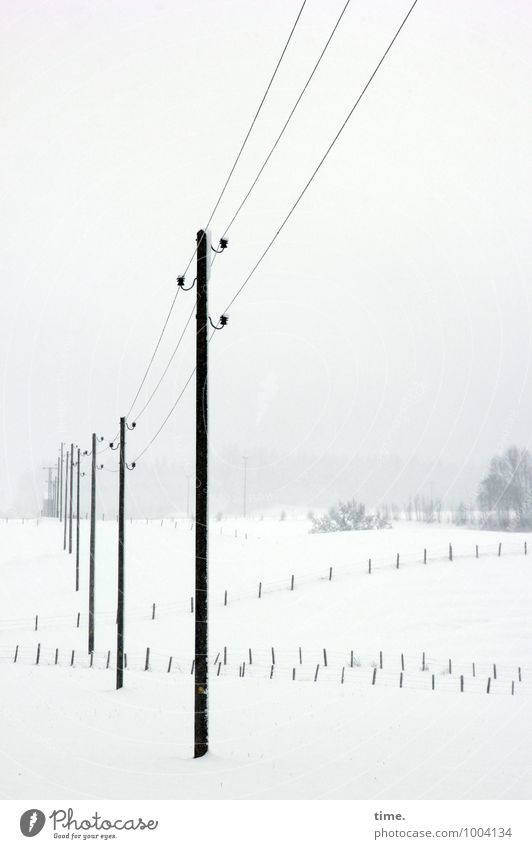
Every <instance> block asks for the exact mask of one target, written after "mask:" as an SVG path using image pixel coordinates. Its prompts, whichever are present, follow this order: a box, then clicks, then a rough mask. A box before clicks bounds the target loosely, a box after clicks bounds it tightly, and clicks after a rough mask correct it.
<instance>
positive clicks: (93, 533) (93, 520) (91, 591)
mask: <svg viewBox="0 0 532 849" xmlns="http://www.w3.org/2000/svg"><path fill="white" fill-rule="evenodd" d="M91 458H92V463H91V532H90V554H89V654H91V652H93V651H94V579H95V559H94V558H95V553H96V434H95V433H93V434H92V451H91Z"/></svg>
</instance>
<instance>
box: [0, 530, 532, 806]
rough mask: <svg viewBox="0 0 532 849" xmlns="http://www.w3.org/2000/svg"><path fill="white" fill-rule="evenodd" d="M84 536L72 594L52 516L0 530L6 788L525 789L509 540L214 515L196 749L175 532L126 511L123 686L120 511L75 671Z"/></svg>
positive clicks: (349, 792)
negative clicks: (198, 752) (342, 530)
mask: <svg viewBox="0 0 532 849" xmlns="http://www.w3.org/2000/svg"><path fill="white" fill-rule="evenodd" d="M87 531H88V529H87V524H86V522H82V528H81V537H82V548H81V558H80V568H81V589H80V592H78V593H76V592H75V591H74V569H75V566H74V560H75V558H74V555H71V556H69V555H68V554H65V553H64V552H63V550H62V543H63V534H62V527H61V526H60V525H59V523H57V522H55V521H52V520H45V521H41V522H39V524H36V523H34V522H25V524H24V525H22V524H21V523H17V522H12V521H10V522H9V523H8V524H1V525H0V573H1V577H2V588H3V592H2V594H1V597H0V631H1V634H0V675H1V676H2V685H3V686H2V694H3V695H2V699H1V701H0V711H1V714H2V719H3V727H4V729H6V728H7V729H9V733H8V734H4V735H3V740H2V743H1V744H0V788H1V789H0V794H1V795H2V797H4V798H31V797H39V798H50V799H54V798H58V797H67V798H84V797H87V798H157V799H159V798H160V799H164V798H354V799H357V798H359V799H363V798H372V799H373V798H394V799H399V798H414V799H423V798H434V799H438V798H456V799H460V798H466V799H467V798H472V799H473V798H479V799H486V798H515V799H519V798H529V796H530V793H531V790H532V768H531V767H530V764H531V763H532V758H531V755H532V746H531V742H532V741H531V737H532V733H531V728H530V721H529V716H530V709H531V707H532V641H531V637H532V622H531V617H530V609H531V600H532V589H531V586H532V582H531V580H530V570H531V569H532V552H531V554H530V555H529V556H525V554H524V542H525V540H526V539H527V538H526V536H524V535H520V534H494V533H492V532H480V531H473V530H461V529H457V528H453V527H451V526H448V525H442V526H436V527H427V526H424V525H420V524H416V523H413V522H412V523H410V522H409V523H403V524H400V525H397V526H396V527H394V529H392V530H386V531H368V532H355V533H346V534H333V535H329V534H328V535H318V536H316V535H310V534H308V523H307V522H306V521H303V520H291V521H290V520H288V521H286V522H283V523H281V522H278V521H272V520H265V521H263V522H259V521H253V520H250V521H248V522H243V521H236V522H231V521H230V520H225V521H224V522H222V523H220V524H214V523H213V526H212V537H211V546H210V550H211V571H210V579H211V615H212V626H211V637H210V654H211V658H210V668H211V684H210V705H211V753H210V754H209V756H208V757H207V758H204V759H202V760H200V761H192V760H191V759H190V757H191V742H192V696H193V693H192V677H191V675H190V671H191V663H192V658H193V617H192V614H191V612H190V597H191V596H192V595H193V532H192V531H191V529H190V524H189V523H187V522H186V521H185V520H184V519H183V518H181V519H178V520H177V522H174V521H173V520H169V519H167V520H165V521H164V523H163V524H162V525H161V522H160V521H152V522H151V523H149V524H146V522H140V521H139V522H133V523H128V525H127V528H126V534H127V554H126V599H127V603H126V651H127V655H128V671H127V674H126V678H125V687H124V689H123V690H122V691H121V692H119V693H116V692H115V690H114V673H113V670H112V666H113V663H114V648H115V629H114V615H115V614H114V607H115V603H116V587H115V584H116V552H117V538H116V524H115V523H113V522H105V523H103V522H100V523H98V530H97V618H96V653H95V655H94V659H93V668H92V669H91V668H88V667H89V659H88V657H87V633H86V630H87V563H88V554H87V537H88V533H87ZM450 542H452V545H453V560H452V562H451V561H450V560H449V554H448V551H449V543H450ZM499 543H501V544H502V550H501V555H500V556H499V555H498V546H499ZM476 545H478V546H479V557H478V559H477V558H476V556H475V546H476ZM424 548H426V549H427V564H426V565H425V564H424V563H423V550H424ZM397 553H399V554H400V561H399V569H397V568H396V555H397ZM370 557H371V560H372V570H371V574H369V569H368V558H370ZM331 567H332V579H330V578H331V573H330V569H331ZM292 575H293V576H294V590H293V591H292V590H291V589H290V587H291V584H292ZM259 583H260V584H261V598H259V597H258V595H259ZM225 591H227V605H225V603H224V600H225ZM154 603H155V619H152V612H153V608H152V605H153V604H154ZM78 612H79V613H80V614H81V616H80V627H79V628H78V627H76V626H77V614H78ZM36 615H38V617H39V620H38V630H37V631H35V616H36ZM39 643H40V645H41V648H40V653H39V663H38V665H37V664H36V660H37V646H38V644H39ZM17 646H18V651H17V649H16V647H17ZM147 647H149V648H150V663H149V666H150V668H149V671H147V672H145V671H144V666H145V658H146V648H147ZM56 649H57V665H56V664H55V659H56ZM224 649H226V659H227V662H226V663H225V664H224V663H223V659H224ZM250 649H251V659H252V663H251V665H250V662H249V661H250V654H249V652H250ZM272 649H273V655H272ZM300 649H301V654H300ZM324 649H325V650H326V655H327V665H326V666H325V657H324ZM72 651H74V663H73V665H71V664H72ZM108 651H111V659H110V666H111V668H110V669H106V668H105V667H106V664H107V652H108ZM15 652H17V662H16V663H14V662H13V661H14V657H15ZM351 652H352V653H353V665H352V666H351ZM381 652H382V667H381ZM423 656H424V660H423ZM170 657H172V665H171V671H170V673H168V672H167V669H168V664H169V658H170ZM273 660H275V663H274V668H273V673H272V661H273ZM244 661H245V663H246V666H245V674H244V677H240V671H241V669H242V665H243V663H244ZM301 661H302V662H301ZM449 661H450V669H451V671H450V672H449ZM220 663H221V666H219V665H218V664H220ZM318 664H319V670H318V675H317V680H316V681H315V680H314V678H315V676H316V667H317V665H318ZM473 664H474V667H473ZM494 664H495V669H494V666H493V665H494ZM218 672H219V675H218V674H217V673H218ZM401 672H403V675H402V687H400V683H401ZM462 676H463V677H462ZM342 677H343V683H342ZM488 678H489V679H490V692H489V694H488V693H487V692H486V690H487V684H488ZM374 679H375V683H374V684H373V683H372V682H373V680H374ZM512 682H513V683H512ZM461 686H463V692H462V691H461ZM433 688H434V689H433ZM512 688H513V693H514V694H513V695H512Z"/></svg>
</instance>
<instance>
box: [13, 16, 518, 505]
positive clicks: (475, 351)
mask: <svg viewBox="0 0 532 849" xmlns="http://www.w3.org/2000/svg"><path fill="white" fill-rule="evenodd" d="M300 5H301V4H300V2H299V0H295V2H292V0H290V2H286V0H283V2H281V0H269V2H249V0H248V2H244V0H228V2H224V3H223V4H222V3H219V2H214V0H196V2H194V3H192V2H178V1H177V0H176V2H157V3H156V2H145V1H144V2H137V0H127V2H125V0H121V2H113V3H109V2H107V0H106V2H99V1H98V0H90V1H89V0H87V2H82V0H68V2H67V1H66V0H56V2H54V3H51V4H50V3H47V4H43V3H41V2H24V0H16V1H15V0H11V2H9V0H8V1H7V2H6V0H4V2H3V3H2V4H1V9H0V15H1V33H2V35H1V36H0V38H1V40H2V50H1V54H0V77H1V79H2V89H3V91H2V132H1V134H0V146H1V147H0V151H1V159H2V164H3V169H2V171H3V176H2V204H1V210H0V215H1V227H2V235H3V238H2V247H1V255H0V256H1V260H0V262H1V281H2V326H3V333H2V334H1V336H0V351H1V367H2V434H3V439H2V451H1V460H0V509H1V510H2V511H8V510H11V511H15V512H17V511H18V512H19V513H20V512H24V511H30V510H31V509H32V503H33V502H34V501H35V500H37V501H38V500H39V499H40V497H41V495H42V492H43V491H44V481H45V472H44V471H43V470H42V466H45V465H49V464H54V463H55V462H56V461H57V452H58V446H59V445H60V443H61V442H65V443H68V444H70V443H71V442H73V443H75V444H79V445H80V446H81V448H82V449H85V448H89V447H90V435H91V433H92V431H96V432H97V433H98V434H99V435H102V436H104V437H105V440H106V442H108V441H109V440H110V439H112V438H113V437H114V436H115V435H116V432H117V429H118V419H119V416H121V415H126V414H127V413H128V411H129V409H130V406H131V402H132V401H133V398H134V396H135V393H136V391H137V389H138V386H139V383H140V381H141V379H142V376H143V374H144V372H145V370H146V367H147V365H148V362H149V360H150V357H151V354H152V352H153V349H154V346H155V343H156V341H157V338H158V335H159V333H160V330H161V328H162V325H163V322H164V319H165V317H166V315H167V312H168V309H169V307H170V304H171V301H172V299H173V297H174V294H175V290H176V277H177V275H178V274H180V273H182V272H183V271H184V269H185V267H186V264H187V262H188V260H189V259H190V258H191V256H192V254H193V251H194V248H195V238H196V232H197V230H198V229H200V228H201V227H202V226H204V225H205V224H206V222H207V220H208V217H209V215H210V212H211V209H212V207H213V205H214V203H215V200H216V198H217V197H218V195H219V193H220V190H221V188H222V186H223V184H224V182H225V178H226V176H227V174H228V172H229V169H230V167H231V164H232V162H233V161H234V158H235V156H236V154H237V152H238V149H239V147H240V144H241V142H242V140H243V137H244V135H245V133H246V131H247V129H248V127H249V124H250V122H251V119H252V117H253V115H254V113H255V111H256V109H257V106H258V104H259V101H260V98H261V97H262V94H263V93H264V89H265V87H266V84H267V81H268V80H269V78H270V76H271V73H272V71H273V68H274V66H275V64H276V62H277V60H278V58H279V55H280V52H281V49H282V47H283V45H284V43H285V40H286V38H287V35H288V33H289V31H290V28H291V26H292V24H293V21H294V19H295V17H296V14H297V11H298V9H299V8H300ZM343 5H344V0H340V2H337V0H334V2H332V0H331V2H329V1H328V2H323V0H308V3H307V4H306V7H305V9H304V11H303V13H302V15H301V19H300V22H299V24H298V27H297V29H296V31H295V34H294V37H293V40H292V42H291V43H290V45H289V48H288V50H287V52H286V55H285V57H284V60H283V63H282V65H281V67H280V70H279V74H278V76H277V78H276V79H275V81H274V84H273V86H272V88H271V91H270V94H269V96H268V99H267V100H266V103H265V106H264V109H263V111H262V112H261V114H260V116H259V119H258V121H257V124H256V126H255V128H254V130H253V133H252V135H251V136H250V139H249V143H248V145H247V146H246V148H245V152H244V155H243V157H242V159H241V161H240V162H239V165H238V167H237V169H236V170H235V173H234V176H233V178H232V179H231V181H230V183H229V186H228V189H227V191H226V193H225V195H224V197H223V199H222V202H221V204H220V206H219V208H218V210H217V212H216V214H215V216H214V218H213V221H212V224H211V229H212V234H213V240H214V242H215V243H216V242H217V241H218V239H219V237H220V236H221V235H222V233H223V232H224V230H225V228H226V226H227V224H228V222H229V221H230V219H231V218H232V215H233V212H234V211H235V209H236V207H237V206H238V205H239V203H240V201H241V199H242V197H243V195H244V194H245V192H246V191H247V189H248V187H249V185H250V183H251V181H252V180H253V178H254V176H255V174H256V172H257V170H258V168H259V167H260V164H261V163H262V161H263V159H264V157H265V155H266V153H267V152H268V150H269V148H270V146H271V144H272V143H273V141H274V140H275V138H276V137H277V134H278V132H279V130H280V128H281V126H282V124H283V123H284V121H285V119H286V117H287V115H288V112H289V111H290V109H291V107H292V105H293V103H294V101H295V99H296V97H297V96H298V94H299V92H300V90H301V88H302V86H303V84H304V82H305V80H306V79H307V76H308V74H309V73H310V70H311V69H312V66H313V64H314V62H315V61H316V59H317V57H318V55H319V53H320V51H321V49H322V47H323V44H324V42H325V40H326V38H327V37H328V35H329V33H330V30H331V29H332V27H333V25H334V22H335V21H336V19H337V17H338V14H339V13H340V10H341V9H342V7H343ZM408 5H409V4H408V3H404V2H399V0H382V2H379V3H375V2H374V0H372V2H370V0H363V2H352V3H351V4H350V5H349V7H348V9H347V11H346V13H345V15H344V18H343V19H342V22H341V24H340V26H339V28H338V31H337V32H336V34H335V36H334V38H333V40H332V42H331V45H330V47H329V49H328V51H327V54H326V55H325V57H324V59H323V63H322V64H321V65H320V68H319V70H318V72H317V74H316V76H315V78H314V79H313V81H312V82H311V84H310V86H309V88H308V90H307V92H306V94H305V96H304V98H303V100H302V102H301V104H300V106H299V108H298V110H297V111H296V113H295V115H294V118H293V120H292V122H291V123H290V126H289V128H288V129H287V132H286V134H285V135H284V137H283V139H282V141H281V143H280V144H279V147H278V149H277V150H276V151H275V153H274V155H273V156H272V159H271V161H270V162H269V164H268V166H267V168H266V169H265V171H264V174H263V175H262V177H261V179H260V181H259V182H258V184H257V187H256V189H255V190H254V192H253V193H252V195H251V196H250V198H249V200H248V202H247V203H246V205H245V206H244V208H243V210H242V212H241V213H240V215H239V217H238V219H237V220H236V222H235V224H234V225H233V226H232V227H231V229H230V231H229V247H228V249H227V250H226V251H225V252H224V253H223V255H221V256H219V257H217V259H216V262H215V264H214V266H213V270H212V277H211V283H210V312H211V316H212V317H213V320H216V319H217V317H218V316H219V315H220V313H221V312H222V311H223V310H224V309H225V307H226V305H227V303H228V302H229V301H230V300H231V299H232V297H233V295H234V293H235V292H236V290H237V289H238V288H239V287H240V286H241V284H242V283H243V281H244V280H245V278H246V277H247V275H248V274H249V272H250V271H251V269H252V268H253V266H254V265H255V263H256V261H257V259H258V258H259V256H260V255H261V253H262V251H263V250H264V248H265V247H266V245H267V244H268V243H269V241H270V239H271V238H272V236H273V235H274V233H275V232H276V230H277V228H278V227H279V225H280V224H281V222H282V221H283V219H284V217H285V215H286V214H287V212H288V210H289V209H290V207H291V205H292V204H293V202H294V201H295V199H296V197H297V196H298V194H299V192H300V190H301V189H302V187H303V186H304V185H305V183H306V182H307V180H308V179H309V177H310V175H311V173H312V171H313V170H314V168H315V166H316V164H317V162H318V161H319V159H320V158H321V156H322V155H323V153H324V152H325V149H326V148H327V146H328V144H329V143H330V141H331V140H332V138H333V137H334V135H335V133H336V132H337V130H338V128H339V126H340V124H341V123H342V121H343V120H344V118H345V116H346V114H347V112H348V111H349V109H350V108H351V106H352V104H353V103H354V101H355V99H356V98H357V97H358V95H359V93H360V91H361V90H362V88H363V86H364V84H365V83H366V81H367V79H368V77H369V76H370V74H371V72H372V71H373V69H374V67H375V65H376V64H377V62H378V60H379V59H380V57H381V55H382V53H383V52H384V49H385V48H386V46H387V45H388V43H389V41H390V40H391V38H392V36H393V34H394V32H395V30H396V29H397V27H398V25H399V23H400V21H401V20H402V18H403V17H404V14H405V13H406V11H407V8H408ZM531 30H532V13H531V10H530V5H529V4H528V3H526V2H524V0H522V2H520V1H519V0H507V2H505V3H504V4H502V3H500V2H495V0H469V2H468V0H465V2H464V0H447V2H445V3H440V2H435V0H420V2H419V3H418V4H417V6H416V8H415V9H414V11H413V13H412V15H411V17H410V19H409V21H408V22H407V24H406V26H405V28H404V30H403V32H402V33H401V34H400V36H399V38H398V40H397V42H396V44H395V45H394V47H393V48H392V50H391V52H390V54H389V56H388V57H387V59H386V60H385V62H384V64H383V66H382V68H381V69H380V71H379V72H378V74H377V76H376V77H375V80H374V81H373V83H372V84H371V86H370V87H369V89H368V91H367V93H366V95H365V96H364V98H363V99H362V101H361V103H360V105H359V107H358V108H357V110H356V111H355V113H354V115H353V117H352V119H351V121H350V122H349V124H348V126H347V127H346V129H345V131H344V133H343V134H342V136H341V137H340V139H339V141H338V143H337V144H336V146H335V147H334V149H333V151H332V152H331V155H330V156H329V158H328V159H327V161H326V163H325V164H324V165H323V168H322V169H321V170H320V172H319V174H318V176H317V177H316V179H315V181H314V182H313V183H312V185H311V187H310V188H309V190H308V192H307V193H306V195H305V197H304V198H303V200H302V202H301V203H300V205H299V206H298V208H297V209H296V211H295V213H294V215H293V216H292V218H291V219H290V221H289V222H288V224H287V225H286V227H285V229H284V230H283V232H282V233H281V235H280V236H279V238H278V239H277V241H276V242H275V244H274V246H273V247H272V249H271V251H270V252H269V254H268V255H267V257H266V258H265V260H264V262H263V263H262V264H261V265H260V267H259V268H258V270H257V272H256V273H255V274H254V276H253V277H252V278H251V280H250V281H249V283H248V285H247V286H246V287H245V288H244V290H243V291H242V293H241V295H240V296H239V298H238V299H237V301H236V302H235V304H234V305H233V306H232V308H231V309H230V310H229V324H228V326H227V327H226V328H224V329H223V330H220V331H218V332H216V333H215V334H214V337H213V340H212V342H211V344H210V358H211V372H210V415H211V420H210V425H211V430H210V444H211V458H212V473H213V479H212V490H211V491H212V498H211V506H212V508H213V509H217V510H223V511H226V510H227V511H236V512H238V511H239V510H240V509H241V489H242V475H243V460H242V458H243V456H246V457H248V458H249V460H248V489H249V499H250V501H249V503H250V509H251V510H253V511H257V512H261V511H264V510H267V509H272V510H273V509H275V510H277V509H278V508H279V507H284V506H285V505H288V506H292V507H294V508H296V507H297V508H301V509H314V508H320V507H323V506H328V504H329V503H332V502H333V501H334V500H336V499H337V498H339V497H350V496H356V497H357V498H360V499H362V500H365V501H367V502H368V504H371V505H372V506H373V505H378V504H380V503H383V502H386V501H390V500H396V501H405V500H406V499H407V498H408V497H409V496H412V497H414V496H415V495H416V494H417V493H422V494H426V493H428V491H429V487H430V488H433V489H434V492H435V493H436V494H437V495H438V497H442V498H443V499H444V500H447V501H451V502H456V501H457V500H458V499H464V500H467V502H468V503H469V502H470V501H472V500H473V499H474V497H475V492H476V486H477V484H478V480H479V478H480V476H481V475H482V473H483V471H484V468H485V466H486V464H487V462H488V460H489V458H490V457H491V456H492V455H493V454H494V453H497V452H500V451H502V450H504V449H505V448H506V447H507V446H508V445H509V444H511V443H516V444H518V445H520V446H523V447H524V446H527V445H529V443H530V433H531V431H530V422H531V421H532V409H531V403H530V397H531V390H532V379H531V374H530V360H531V341H532V335H531V303H530V265H531V258H532V242H531V239H530V232H531V224H532V222H531V220H530V218H531V215H530V196H531V181H530V177H531V164H530V150H531V149H532V120H531V115H530V90H531V83H532V80H531V76H532V74H531V71H532V60H531V56H532V53H531V50H530V47H531ZM194 276H195V275H194V265H192V266H191V268H190V269H189V271H188V273H187V280H186V282H187V285H190V284H191V283H192V280H193V278H194ZM194 297H195V295H194V290H191V291H189V292H181V293H180V294H179V297H178V299H177V302H176V307H175V309H174V311H173V313H172V315H171V318H170V321H169V323H168V327H167V331H166V333H165V335H164V337H163V341H162V343H161V346H160V348H159V350H158V352H157V356H156V358H155V360H154V363H153V366H152V368H151V369H150V372H149V374H148V378H147V380H146V383H145V386H144V387H143V390H142V392H141V394H140V396H139V399H138V402H137V404H136V405H135V407H134V408H133V410H132V413H131V417H130V419H131V420H134V419H135V418H137V426H136V428H135V430H134V431H132V432H131V433H129V434H128V457H129V459H131V460H133V459H135V458H137V457H138V455H139V454H140V453H141V452H142V451H143V450H144V448H145V447H146V446H147V445H148V444H149V443H150V440H151V439H152V437H153V436H154V434H155V433H156V431H157V430H158V429H159V426H160V425H161V422H162V421H163V420H164V419H165V417H166V415H167V414H168V411H169V410H170V408H171V407H172V405H173V403H174V401H175V399H176V398H177V396H178V395H179V393H180V391H181V389H182V387H183V384H184V382H185V381H186V379H187V378H188V376H189V374H190V372H191V370H192V368H193V366H194V347H193V346H194V332H193V327H189V329H188V330H189V332H187V333H186V334H185V336H184V340H183V343H182V345H181V346H180V348H179V351H178V354H177V356H176V357H175V360H174V361H173V362H172V364H171V366H170V368H169V370H168V373H167V375H166V377H165V378H164V380H163V381H162V383H161V386H160V388H159V389H158V391H157V393H156V394H155V395H154V397H153V400H152V401H151V403H150V404H149V406H148V407H147V408H146V410H145V412H143V413H142V414H141V415H140V416H138V417H137V416H136V413H137V412H139V411H140V410H141V408H142V406H143V404H144V402H145V401H146V400H147V398H148V397H149V395H150V394H151V392H152V390H153V388H154V387H155V385H156V383H157V381H158V380H159V378H160V376H161V373H162V371H163V369H164V367H165V366H166V364H167V362H168V359H169V357H170V355H171V353H172V351H173V349H174V347H175V345H176V342H177V339H178V337H179V335H180V333H181V331H182V329H183V327H184V324H185V322H186V320H187V318H188V316H189V314H190V312H191V310H192V309H193V304H194V300H193V299H194ZM104 444H105V443H102V447H103V446H104ZM101 459H102V462H104V464H105V466H106V469H105V471H104V472H102V476H101V477H102V495H101V505H100V506H101V507H102V509H106V507H107V509H109V510H114V509H115V503H114V500H113V499H114V498H115V492H116V484H117V475H116V473H115V472H114V471H113V470H114V469H115V468H116V454H113V453H112V452H110V451H107V452H105V453H104V454H103V455H101ZM193 460H194V384H193V382H192V384H191V385H190V386H189V387H188V389H187V390H186V391H185V393H184V395H183V397H182V400H181V401H180V402H179V404H178V405H177V407H176V410H175V412H174V414H173V415H172V416H171V417H170V419H169V420H168V423H167V425H166V426H165V427H164V428H163V430H162V431H161V433H160V435H159V436H158V437H157V439H156V440H155V441H154V442H153V444H152V445H151V446H150V448H149V450H147V451H146V453H144V454H143V456H142V458H141V459H140V460H139V463H138V466H137V468H136V469H135V471H134V472H132V473H131V475H130V476H129V478H128V479H129V482H130V494H129V496H128V498H129V509H130V511H134V510H137V512H138V513H139V514H141V515H143V514H146V515H147V514H148V513H150V512H151V513H152V514H153V515H157V514H161V513H163V512H169V511H172V510H178V509H179V510H183V509H185V504H186V495H187V476H188V477H190V476H191V474H192V470H193ZM189 486H190V484H189ZM84 497H85V496H84ZM189 497H191V495H190V493H189Z"/></svg>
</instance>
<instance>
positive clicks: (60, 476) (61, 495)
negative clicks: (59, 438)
mask: <svg viewBox="0 0 532 849" xmlns="http://www.w3.org/2000/svg"><path fill="white" fill-rule="evenodd" d="M63 447H64V446H63V443H61V465H60V467H59V468H60V472H59V518H60V519H61V521H63Z"/></svg>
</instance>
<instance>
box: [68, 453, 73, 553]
mask: <svg viewBox="0 0 532 849" xmlns="http://www.w3.org/2000/svg"><path fill="white" fill-rule="evenodd" d="M69 494H70V506H69V512H68V553H69V554H72V513H73V506H74V504H73V500H74V443H73V442H72V443H71V444H70V490H69Z"/></svg>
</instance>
